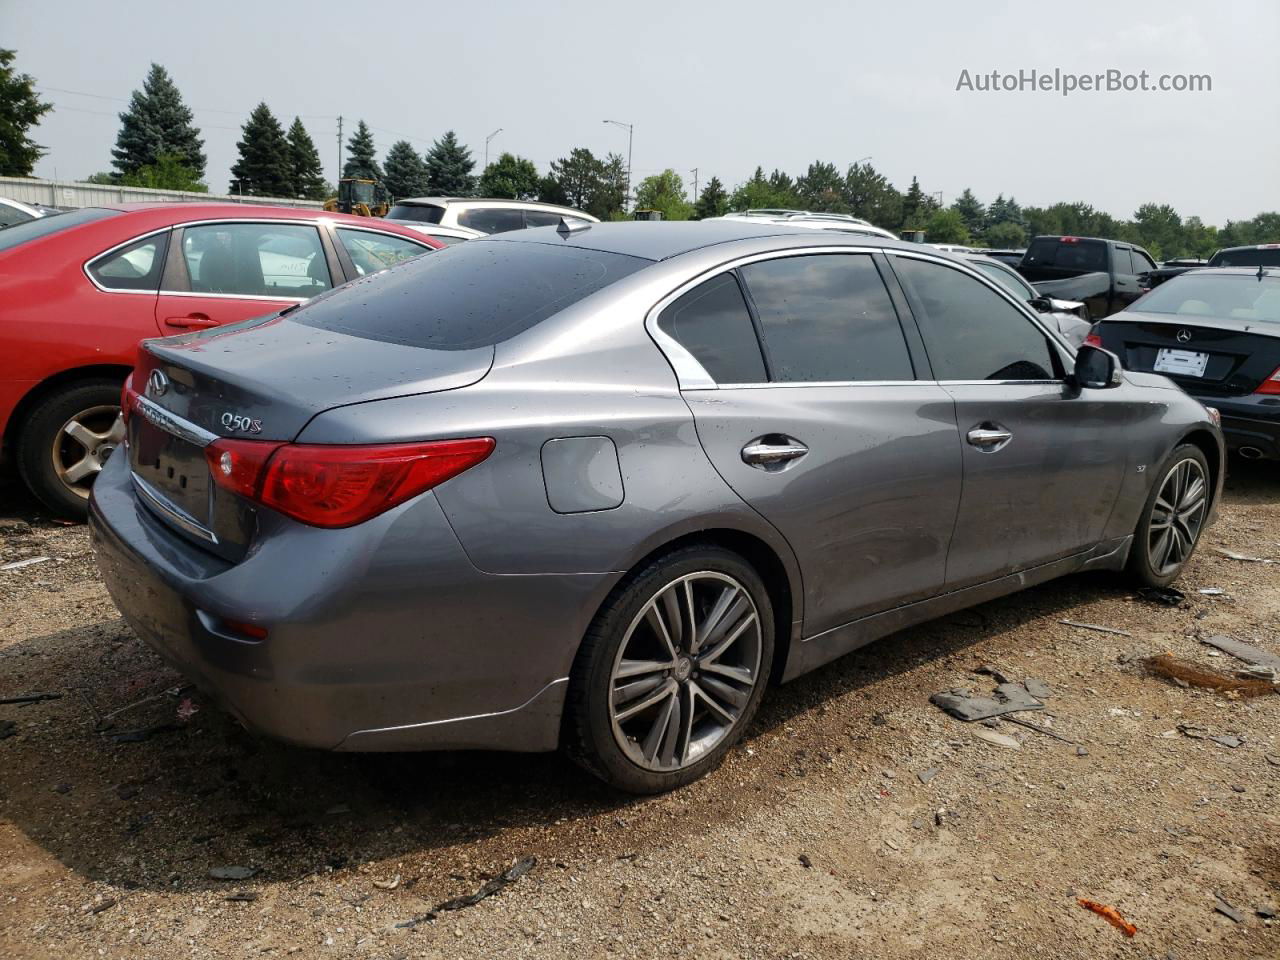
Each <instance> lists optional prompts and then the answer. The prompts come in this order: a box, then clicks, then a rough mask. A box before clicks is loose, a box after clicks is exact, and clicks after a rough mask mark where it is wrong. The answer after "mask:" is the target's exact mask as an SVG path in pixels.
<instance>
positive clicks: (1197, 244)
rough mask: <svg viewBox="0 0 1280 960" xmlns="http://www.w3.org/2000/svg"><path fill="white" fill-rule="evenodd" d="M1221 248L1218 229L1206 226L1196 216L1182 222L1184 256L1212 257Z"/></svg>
mask: <svg viewBox="0 0 1280 960" xmlns="http://www.w3.org/2000/svg"><path fill="white" fill-rule="evenodd" d="M1219 246H1220V244H1219V243H1218V228H1217V227H1208V226H1205V224H1204V222H1203V221H1202V220H1201V219H1200V218H1199V217H1196V216H1191V217H1187V219H1186V220H1184V221H1183V222H1182V251H1183V256H1189V257H1211V256H1213V252H1214V251H1215V250H1217V249H1218V247H1219Z"/></svg>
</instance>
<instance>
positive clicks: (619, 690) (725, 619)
mask: <svg viewBox="0 0 1280 960" xmlns="http://www.w3.org/2000/svg"><path fill="white" fill-rule="evenodd" d="M760 630H761V628H760V615H759V613H758V611H757V610H756V605H755V601H754V600H752V598H751V594H750V593H749V592H748V591H747V589H746V587H745V586H743V585H742V584H741V583H740V582H739V581H738V580H736V579H734V578H733V577H731V576H728V575H727V574H723V573H717V572H714V571H709V570H704V571H700V572H697V573H691V574H687V575H685V576H682V577H679V578H677V579H675V580H672V581H671V582H669V583H667V584H666V585H665V586H663V587H662V588H660V589H659V590H658V591H657V592H656V593H655V594H654V595H653V596H652V597H650V598H649V600H648V602H647V603H645V605H644V606H643V607H642V608H641V609H640V612H639V613H638V614H636V616H635V618H634V619H633V620H632V621H631V625H630V626H629V627H628V629H627V632H626V634H625V636H624V637H623V640H622V643H621V645H620V646H619V648H618V654H617V657H616V658H615V660H614V664H613V670H612V672H611V674H610V677H609V698H610V699H609V716H610V719H611V721H612V726H613V735H614V738H615V740H616V741H617V743H618V745H619V747H621V748H622V750H623V752H624V753H625V754H626V755H627V757H628V758H630V760H631V761H632V762H633V763H635V764H637V765H638V766H640V767H643V768H645V769H647V770H656V771H667V772H669V771H673V770H680V769H682V768H684V767H687V766H689V765H690V764H692V763H695V762H697V760H698V759H699V758H700V757H703V756H705V755H706V754H707V752H708V751H710V750H712V749H714V748H715V746H716V745H717V744H718V743H720V742H721V741H722V740H724V738H725V737H727V736H728V735H729V733H730V732H731V731H732V730H733V729H734V728H735V727H736V726H737V724H738V721H739V720H740V719H741V717H742V714H743V711H744V710H746V708H747V705H748V703H749V702H750V700H751V694H752V692H753V691H754V689H755V686H756V683H757V681H758V679H759V677H760V653H761V632H760Z"/></svg>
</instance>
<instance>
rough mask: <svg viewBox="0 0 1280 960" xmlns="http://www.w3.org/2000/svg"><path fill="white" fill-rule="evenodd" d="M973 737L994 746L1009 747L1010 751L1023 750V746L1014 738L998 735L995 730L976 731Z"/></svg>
mask: <svg viewBox="0 0 1280 960" xmlns="http://www.w3.org/2000/svg"><path fill="white" fill-rule="evenodd" d="M973 735H974V736H975V737H977V738H978V739H979V740H982V741H984V742H986V743H989V744H992V745H993V746H997V747H1008V748H1009V749H1010V750H1021V749H1022V744H1020V743H1019V742H1018V741H1017V740H1015V739H1013V737H1007V736H1005V735H1004V734H1003V733H996V732H995V731H994V730H987V729H985V728H983V729H979V730H974V731H973Z"/></svg>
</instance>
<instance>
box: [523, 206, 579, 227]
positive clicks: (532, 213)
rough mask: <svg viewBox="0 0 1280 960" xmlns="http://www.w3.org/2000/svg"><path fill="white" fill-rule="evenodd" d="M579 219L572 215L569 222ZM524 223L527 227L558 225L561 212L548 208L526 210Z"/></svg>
mask: <svg viewBox="0 0 1280 960" xmlns="http://www.w3.org/2000/svg"><path fill="white" fill-rule="evenodd" d="M577 219H578V218H577V217H572V218H570V219H569V222H570V223H574V222H576V221H577ZM524 225H525V226H526V227H558V226H560V214H558V213H551V212H550V211H547V210H526V211H525V212H524Z"/></svg>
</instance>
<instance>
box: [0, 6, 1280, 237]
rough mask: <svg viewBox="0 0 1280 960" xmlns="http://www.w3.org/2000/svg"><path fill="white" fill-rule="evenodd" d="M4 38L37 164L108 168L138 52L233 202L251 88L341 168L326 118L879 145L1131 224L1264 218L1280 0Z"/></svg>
mask: <svg viewBox="0 0 1280 960" xmlns="http://www.w3.org/2000/svg"><path fill="white" fill-rule="evenodd" d="M0 46H3V47H6V48H12V49H16V50H17V54H18V56H17V61H16V66H17V68H18V69H19V70H21V71H23V72H26V73H30V74H32V75H33V76H34V77H35V78H36V81H37V83H38V85H39V88H40V90H41V93H42V95H43V96H44V97H45V99H47V100H50V101H52V102H53V103H54V104H55V110H54V111H53V112H52V113H51V114H49V115H47V116H46V117H45V118H44V120H43V121H42V122H41V124H40V126H39V127H38V128H37V129H36V130H35V133H34V137H35V139H36V140H37V142H39V143H41V144H43V145H44V146H46V147H48V149H49V153H48V155H47V156H45V157H44V158H43V159H42V160H41V161H40V162H39V164H38V165H37V168H36V175H37V176H42V177H54V176H56V177H58V178H62V179H76V178H83V177H84V176H87V175H88V174H91V173H93V172H95V171H99V170H106V169H109V168H110V159H111V154H110V151H111V147H112V146H113V144H114V142H115V136H116V132H117V130H118V127H119V121H118V118H117V114H118V113H119V111H121V110H123V109H124V107H125V105H126V102H127V100H128V97H129V95H130V92H131V91H132V90H133V89H135V88H138V87H140V86H141V84H142V79H143V77H144V76H145V74H146V72H147V68H148V65H149V64H150V63H151V61H153V60H154V61H156V62H158V63H161V64H163V65H164V66H165V67H166V68H168V70H169V71H170V73H171V74H172V76H173V77H174V79H175V81H176V82H177V84H178V87H179V89H180V90H181V91H182V94H183V96H184V98H185V99H186V102H187V104H188V105H189V106H190V107H192V109H193V110H194V112H195V120H196V123H197V125H198V126H199V127H200V128H201V129H202V131H203V135H204V138H205V149H206V153H207V154H208V158H209V165H208V169H207V171H206V180H207V181H208V183H209V184H210V187H211V189H212V190H213V191H214V192H215V193H216V192H223V191H226V190H227V186H228V179H229V177H230V172H229V171H230V167H231V165H232V163H234V161H235V158H236V146H235V144H236V140H237V139H239V127H240V125H241V124H242V123H243V122H244V120H245V118H246V117H247V116H248V114H249V111H250V110H251V109H252V108H253V107H254V106H255V105H256V104H257V103H258V102H259V101H263V100H265V101H266V103H267V104H268V105H269V106H270V107H271V109H272V111H273V112H274V113H275V114H276V115H277V117H279V118H280V119H281V121H282V123H283V124H284V125H285V126H288V124H289V122H291V121H292V119H293V117H294V116H295V115H298V116H301V117H302V118H303V121H304V123H305V124H306V125H307V127H308V129H309V130H310V132H311V135H312V137H313V139H314V140H315V141H316V143H317V145H318V147H319V148H320V152H321V158H322V160H323V161H324V162H325V166H326V175H327V176H328V177H329V179H331V180H333V179H335V178H336V169H335V168H336V163H337V143H336V139H335V138H336V132H337V117H338V116H339V115H341V116H343V117H344V118H345V122H346V124H347V132H348V133H349V132H350V130H351V128H352V126H353V125H354V122H355V121H356V120H357V119H360V118H363V119H364V120H365V121H366V122H368V124H369V125H370V126H371V127H372V128H373V131H374V135H375V138H376V141H377V146H378V151H379V155H380V156H382V155H385V152H386V150H387V148H388V147H390V146H391V144H392V143H393V142H394V141H395V140H397V139H401V138H403V139H407V140H409V141H410V142H411V143H412V144H413V145H414V146H415V147H416V148H418V149H419V150H420V151H425V150H426V149H427V148H428V147H429V146H430V144H431V142H432V141H433V140H434V139H436V138H437V137H439V136H440V135H441V134H442V133H444V132H445V131H446V130H450V129H452V130H455V131H456V132H457V134H458V136H459V138H460V139H461V140H462V141H463V142H464V143H466V144H467V145H469V146H470V148H471V150H472V154H473V156H474V157H475V159H476V161H477V167H479V165H480V162H481V161H482V159H483V153H484V142H485V138H486V137H487V136H488V135H489V134H490V133H492V132H493V131H495V130H498V129H501V131H502V132H501V133H499V134H497V136H495V137H494V138H493V139H492V141H491V144H490V158H491V159H494V158H496V156H497V155H498V153H500V152H502V151H511V152H514V153H518V154H520V155H522V156H525V157H528V158H530V159H531V160H533V161H534V162H535V163H536V164H537V165H538V167H539V168H540V170H545V169H546V167H547V165H548V164H549V163H550V161H552V160H554V159H556V158H557V157H562V156H566V155H567V154H568V153H569V151H570V150H571V149H572V148H574V147H577V146H584V147H587V148H589V149H590V150H592V151H593V152H594V153H596V154H597V155H599V156H603V155H604V154H606V153H608V152H609V151H616V152H619V153H621V154H623V155H624V156H625V154H626V151H627V131H626V130H623V129H620V128H619V127H617V126H613V125H610V124H606V123H604V122H603V121H604V120H606V119H611V120H620V121H624V122H627V123H631V124H633V125H634V155H633V161H632V162H633V170H634V179H635V180H637V181H638V180H639V179H641V178H643V177H645V176H648V175H650V174H652V173H656V172H659V171H661V170H662V169H664V168H666V167H671V168H673V169H675V170H676V172H677V173H679V174H680V175H681V176H682V177H683V178H684V180H685V181H686V183H687V184H689V185H690V186H691V185H692V180H693V172H692V171H693V169H694V168H695V167H696V168H697V170H698V181H699V185H700V186H705V184H706V182H707V179H708V178H709V177H710V176H712V175H715V176H718V177H719V178H720V179H721V181H722V182H724V183H725V184H726V185H727V186H728V187H729V188H730V189H732V187H733V186H734V185H736V184H738V183H740V182H742V181H743V180H745V179H746V178H748V177H749V176H750V175H751V173H752V171H753V170H754V169H755V167H756V166H757V165H760V166H763V167H764V169H765V171H766V172H768V171H770V170H772V169H774V168H775V167H776V168H780V169H782V170H784V171H787V172H789V173H791V174H792V175H793V176H794V175H797V174H800V173H803V172H804V170H805V169H806V168H807V167H808V165H809V164H810V163H811V162H813V161H814V160H824V161H829V162H832V163H834V164H836V166H837V167H839V168H840V169H841V170H842V171H843V170H844V169H845V168H846V167H847V166H848V165H849V164H850V163H852V162H854V161H857V160H860V159H862V158H864V157H870V158H871V161H870V162H871V163H872V164H873V165H874V166H875V167H876V169H877V170H879V171H880V172H881V173H883V174H885V175H886V176H887V177H888V178H889V179H890V180H891V181H892V182H893V183H894V184H895V185H897V186H898V187H899V188H900V189H906V187H907V186H908V185H909V184H910V182H911V178H912V177H913V176H916V177H919V180H920V184H921V187H922V188H923V189H924V190H926V191H929V192H934V193H936V192H938V191H941V193H942V198H943V200H944V202H945V203H948V204H949V203H950V202H951V201H952V200H953V199H954V198H955V195H956V194H957V193H959V192H960V191H961V190H963V189H964V188H966V187H968V188H971V189H972V190H973V191H974V192H975V193H976V194H977V195H978V197H979V198H980V199H982V200H984V201H989V200H991V199H992V198H993V197H994V196H995V195H996V194H997V193H1002V194H1004V195H1005V196H1006V197H1008V196H1010V195H1012V196H1013V197H1015V198H1016V199H1017V200H1018V201H1019V202H1020V203H1022V204H1023V205H1035V206H1042V205H1045V204H1049V203H1053V202H1057V201H1060V200H1061V201H1076V200H1079V201H1083V202H1086V203H1089V204H1091V205H1093V206H1094V207H1096V208H1098V209H1100V210H1105V211H1107V212H1109V213H1111V214H1113V215H1115V216H1119V217H1131V216H1132V215H1133V213H1134V211H1135V210H1136V209H1137V207H1138V206H1139V205H1140V204H1142V203H1146V202H1155V203H1168V204H1172V205H1173V206H1174V207H1175V208H1176V209H1177V210H1178V211H1179V212H1180V213H1181V214H1182V215H1183V216H1184V217H1185V216H1188V215H1192V214H1194V215H1198V216H1200V217H1201V218H1202V219H1203V220H1204V221H1205V222H1206V223H1212V224H1217V225H1222V224H1223V223H1224V222H1225V221H1226V220H1228V219H1247V218H1250V217H1252V216H1254V215H1255V214H1256V213H1259V212H1262V211H1264V210H1276V209H1280V97H1278V96H1277V93H1278V92H1280V54H1278V53H1277V50H1280V2H1276V0H1253V2H1236V3H1230V4H1226V3H1222V4H1206V3H1204V2H1203V0H1192V2H1185V0H1165V2H1162V3H1159V4H1153V3H1151V4H1141V5H1139V4H1122V3H1116V2H1115V0H1107V2H1095V0H1073V2H1071V3H1047V4H1028V3H1025V2H1024V3H1013V2H1004V3H1002V2H987V3H951V2H942V0H938V2H925V0H897V2H895V3H884V2H882V0H864V2H852V0H847V2H837V0H827V2H808V0H788V2H786V3H779V2H777V0H732V2H724V3H712V2H697V0H685V2H683V3H670V2H666V0H649V2H648V3H646V4H644V5H642V6H638V5H636V4H625V5H624V4H616V5H607V4H602V3H600V2H598V0H597V2H594V3H591V2H576V0H574V2H569V0H563V2H558V0H541V2H537V3H529V2H514V0H491V2H482V0H473V2H470V3H457V4H449V5H444V4H440V3H430V4H428V3H407V2H399V3H397V2H387V3H383V4H371V3H365V4H351V3H339V2H334V0H311V2H306V3H299V2H294V0H275V2H273V3H270V4H265V3H261V2H253V3H248V2H242V0H223V2H221V3H219V4H217V5H216V7H210V6H209V5H208V4H192V3H175V4H169V5H165V6H164V7H163V8H161V7H157V6H155V5H154V4H145V5H144V4H132V3H126V4H104V3H101V2H100V0H94V2H82V0H60V2H58V3H57V4H55V5H53V6H50V5H49V4H48V3H47V2H35V0H0ZM1033 69H1034V70H1037V71H1039V72H1040V74H1042V75H1044V74H1049V75H1051V74H1052V73H1053V71H1054V70H1055V69H1057V70H1060V71H1063V72H1064V73H1074V74H1088V75H1092V74H1095V73H1100V72H1104V71H1106V70H1108V69H1111V70H1116V71H1119V72H1120V73H1121V74H1135V75H1136V74H1138V73H1139V72H1140V71H1143V70H1145V71H1147V72H1148V73H1149V75H1150V80H1149V82H1150V83H1153V84H1154V83H1156V82H1157V78H1158V77H1160V75H1162V74H1170V75H1172V74H1183V75H1189V74H1197V75H1200V74H1207V75H1209V76H1210V77H1211V81H1212V89H1211V90H1210V91H1207V92H1194V93H1192V92H1181V93H1179V92H1171V91H1169V92H1160V91H1151V90H1149V91H1146V92H1143V91H1133V92H1125V91H1114V92H1107V91H1098V92H1094V91H1089V92H1083V91H1076V92H1074V93H1072V94H1071V95H1069V96H1063V95H1062V94H1061V92H1054V91H1052V90H1050V91H1042V90H1023V91H1013V92H1007V91H997V92H982V91H980V90H970V89H960V90H958V89H957V86H958V85H959V84H960V83H961V82H962V78H963V76H964V74H963V73H962V71H968V77H969V79H970V82H971V84H972V85H973V86H977V85H978V83H979V81H978V80H977V79H976V78H977V77H978V76H979V75H988V74H990V73H991V72H992V71H993V70H995V71H1000V72H1001V73H1002V74H1013V75H1016V74H1017V73H1018V72H1019V71H1020V70H1021V71H1031V70H1033Z"/></svg>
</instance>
